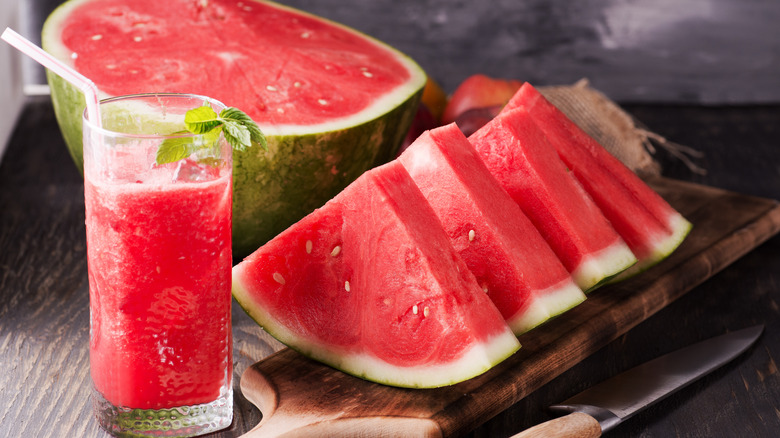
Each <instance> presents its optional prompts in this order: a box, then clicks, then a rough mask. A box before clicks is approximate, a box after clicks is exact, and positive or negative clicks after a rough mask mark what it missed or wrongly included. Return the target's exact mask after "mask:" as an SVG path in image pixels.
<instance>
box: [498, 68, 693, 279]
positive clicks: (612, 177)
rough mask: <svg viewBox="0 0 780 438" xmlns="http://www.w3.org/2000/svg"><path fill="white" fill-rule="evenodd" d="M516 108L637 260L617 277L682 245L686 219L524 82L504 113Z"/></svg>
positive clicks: (650, 263)
mask: <svg viewBox="0 0 780 438" xmlns="http://www.w3.org/2000/svg"><path fill="white" fill-rule="evenodd" d="M519 107H523V108H526V109H527V111H528V113H529V114H530V115H531V117H532V118H533V120H534V122H536V124H537V125H538V126H539V127H540V128H541V129H542V131H543V132H544V133H545V135H546V136H547V138H548V139H549V141H550V144H551V145H552V146H553V147H554V148H555V150H556V151H557V152H558V155H559V156H560V158H561V159H562V160H563V162H564V163H566V166H568V168H569V169H570V170H571V171H572V173H573V174H574V176H575V177H576V178H577V180H578V181H579V182H580V184H582V186H583V187H584V188H585V190H586V191H587V192H588V194H590V196H591V197H592V198H593V200H594V201H595V203H596V205H598V206H599V208H601V211H602V212H603V213H604V216H606V217H607V219H608V220H609V221H610V222H611V223H612V226H613V227H614V228H615V230H616V231H617V232H618V233H619V234H620V236H621V237H622V238H623V240H625V242H626V243H627V244H628V246H629V247H630V248H631V251H633V252H634V255H635V256H636V258H637V259H638V260H639V262H638V263H637V264H636V265H634V266H632V267H631V269H629V270H628V271H627V272H625V273H624V274H622V275H621V276H620V278H625V277H627V276H629V275H631V274H635V273H638V272H641V271H642V270H645V269H647V268H649V267H650V266H652V265H654V264H656V263H658V262H659V261H661V260H663V259H664V258H666V257H667V256H668V255H669V254H671V253H672V252H673V251H674V250H675V249H676V248H677V247H678V246H679V245H680V243H682V241H683V240H684V239H685V236H687V235H688V233H689V231H690V230H691V227H692V225H691V223H690V222H688V221H687V220H686V219H685V218H684V217H683V216H682V215H680V213H678V212H677V211H676V210H675V209H674V208H672V207H671V206H670V205H669V204H668V203H667V202H666V201H665V200H664V199H663V198H661V196H659V195H658V194H657V193H656V192H655V191H654V190H653V189H651V188H650V187H649V186H648V185H647V184H645V182H644V181H642V180H641V179H640V178H639V177H638V176H637V175H636V174H635V173H634V172H632V171H631V170H630V169H629V168H627V167H626V166H625V165H624V164H623V163H621V162H620V160H618V159H617V158H615V157H614V156H612V154H610V153H609V152H608V151H607V150H606V149H604V148H603V147H602V146H601V145H600V144H599V143H598V142H596V140H594V139H593V138H592V137H591V136H589V135H588V134H587V133H585V132H584V131H583V130H582V129H580V127H579V126H577V125H576V124H575V123H574V122H573V121H571V119H569V118H568V117H567V116H566V115H565V114H564V113H563V112H561V111H560V110H559V109H558V108H556V107H555V106H554V105H553V104H552V103H550V102H549V101H548V100H547V99H545V98H544V96H542V94H541V93H539V91H537V90H536V89H535V88H534V87H533V86H532V85H531V84H529V83H525V84H524V85H523V86H522V87H521V88H520V90H518V92H517V93H516V94H515V95H514V96H513V97H512V99H511V100H510V101H509V103H508V104H507V105H506V107H505V108H504V111H511V110H512V109H514V108H519Z"/></svg>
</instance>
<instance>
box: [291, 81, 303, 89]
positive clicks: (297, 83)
mask: <svg viewBox="0 0 780 438" xmlns="http://www.w3.org/2000/svg"><path fill="white" fill-rule="evenodd" d="M293 87H295V88H301V83H300V82H298V81H295V82H293Z"/></svg>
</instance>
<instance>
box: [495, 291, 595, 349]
mask: <svg viewBox="0 0 780 438" xmlns="http://www.w3.org/2000/svg"><path fill="white" fill-rule="evenodd" d="M585 299H586V295H585V294H584V293H583V292H582V289H580V288H579V287H578V286H577V285H576V284H574V281H572V280H571V279H568V278H567V279H566V280H563V281H562V282H560V283H559V284H556V285H554V286H551V287H549V288H547V289H545V290H542V291H538V292H537V293H536V296H535V297H534V299H533V302H532V303H531V304H530V305H529V306H528V307H527V308H525V309H523V310H522V312H519V314H518V315H517V316H515V317H510V318H508V319H507V321H506V322H507V324H508V325H509V327H510V328H511V329H512V331H513V332H514V333H515V335H517V336H520V335H522V334H523V333H526V332H528V331H530V330H532V329H534V328H536V327H539V326H540V325H542V324H544V323H545V322H547V321H549V320H550V319H552V318H555V317H556V316H558V315H560V314H562V313H565V312H566V311H568V310H570V309H572V308H574V307H576V306H577V305H579V304H581V303H582V302H583V301H585Z"/></svg>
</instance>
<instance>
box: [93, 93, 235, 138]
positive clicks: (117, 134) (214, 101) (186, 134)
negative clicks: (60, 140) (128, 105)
mask: <svg viewBox="0 0 780 438" xmlns="http://www.w3.org/2000/svg"><path fill="white" fill-rule="evenodd" d="M147 97H184V98H194V99H200V100H202V101H204V102H208V103H209V104H211V105H212V107H213V106H214V105H218V106H221V107H222V108H227V106H226V105H225V104H224V103H222V102H221V101H219V100H217V99H214V98H212V97H208V96H204V95H202V94H195V93H168V92H166V93H136V94H123V95H121V96H111V97H107V98H105V99H101V100H100V102H99V105H103V104H104V103H111V102H115V101H120V100H128V99H137V98H147ZM99 108H100V107H98V109H99ZM81 121H82V124H86V125H88V126H89V129H90V130H91V131H93V132H98V133H100V134H101V135H108V136H114V137H125V138H135V139H168V138H188V137H199V136H202V135H203V134H193V133H191V132H181V133H177V134H130V133H125V132H120V131H114V130H111V129H108V128H104V127H102V126H97V125H95V124H94V123H92V121H90V120H89V114H87V108H84V111H83V112H82V114H81Z"/></svg>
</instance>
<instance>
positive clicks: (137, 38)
mask: <svg viewBox="0 0 780 438" xmlns="http://www.w3.org/2000/svg"><path fill="white" fill-rule="evenodd" d="M142 40H143V38H141V37H139V36H136V37H133V41H135V42H137V43H140V42H141V41H142Z"/></svg>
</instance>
